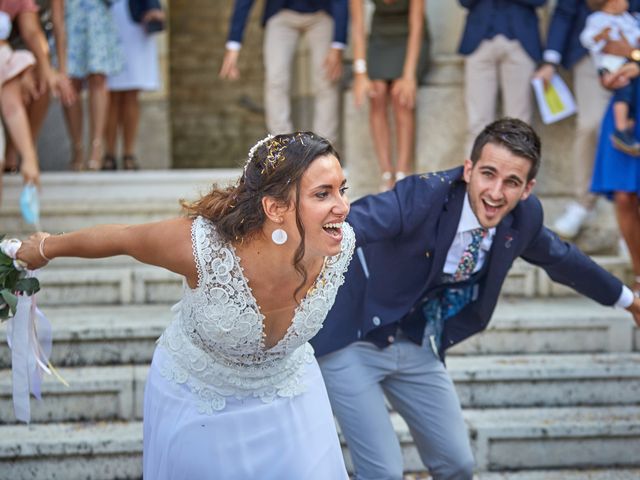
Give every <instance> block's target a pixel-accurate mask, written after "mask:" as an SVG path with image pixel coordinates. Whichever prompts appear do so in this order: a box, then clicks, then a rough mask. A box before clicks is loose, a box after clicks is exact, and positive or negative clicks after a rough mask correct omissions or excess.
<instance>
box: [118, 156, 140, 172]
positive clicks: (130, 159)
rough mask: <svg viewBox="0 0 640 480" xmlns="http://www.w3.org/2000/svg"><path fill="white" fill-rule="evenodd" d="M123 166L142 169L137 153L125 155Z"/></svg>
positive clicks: (124, 167)
mask: <svg viewBox="0 0 640 480" xmlns="http://www.w3.org/2000/svg"><path fill="white" fill-rule="evenodd" d="M122 168H123V169H124V170H140V165H139V164H138V159H137V158H136V156H135V155H124V156H123V157H122Z"/></svg>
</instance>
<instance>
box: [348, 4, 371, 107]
mask: <svg viewBox="0 0 640 480" xmlns="http://www.w3.org/2000/svg"><path fill="white" fill-rule="evenodd" d="M349 15H350V16H351V43H352V47H353V59H354V63H355V62H359V63H360V64H362V65H365V66H366V63H364V62H366V58H367V37H366V32H365V25H364V0H350V1H349ZM370 93H371V81H370V80H369V75H368V74H367V72H366V71H364V72H360V73H358V72H355V71H354V72H353V101H354V103H355V105H356V107H360V106H362V105H363V104H364V102H365V99H366V98H367V96H368V95H370Z"/></svg>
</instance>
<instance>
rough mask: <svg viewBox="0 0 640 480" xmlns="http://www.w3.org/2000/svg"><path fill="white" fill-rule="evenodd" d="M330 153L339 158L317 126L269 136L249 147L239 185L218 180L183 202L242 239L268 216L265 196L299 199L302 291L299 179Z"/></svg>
mask: <svg viewBox="0 0 640 480" xmlns="http://www.w3.org/2000/svg"><path fill="white" fill-rule="evenodd" d="M325 155H334V156H335V157H336V158H337V159H338V160H340V157H339V155H338V152H336V150H335V149H334V148H333V146H332V145H331V143H329V141H328V140H326V139H325V138H323V137H321V136H319V135H316V134H315V133H313V132H295V133H290V134H285V135H276V136H274V137H271V136H268V137H266V138H265V139H263V140H261V141H259V142H258V143H257V144H256V145H255V146H254V147H253V148H252V149H251V150H250V151H249V158H248V160H247V163H246V165H245V167H244V171H243V173H242V176H241V177H240V179H239V180H238V182H237V183H236V184H235V185H232V186H230V187H227V188H219V187H217V186H215V185H214V187H213V189H212V190H211V191H210V192H209V193H208V194H206V195H204V196H203V197H201V198H200V199H199V200H196V201H195V202H193V203H186V202H183V203H182V206H183V208H184V210H185V211H186V213H187V215H189V216H191V217H195V216H202V217H205V218H207V219H209V220H211V221H212V222H213V223H214V225H215V226H216V231H217V232H218V235H220V237H221V238H222V239H223V240H226V241H227V242H241V241H243V240H247V239H250V238H252V237H253V236H255V235H257V234H259V233H260V232H261V230H262V227H263V225H264V223H265V220H266V215H265V212H264V209H263V208H262V198H263V197H265V196H266V197H271V198H273V199H274V200H276V201H279V202H282V203H283V204H286V205H290V204H291V201H294V205H295V215H296V225H297V227H298V232H299V233H300V244H299V245H298V248H297V249H296V252H295V255H294V260H293V265H294V267H295V269H296V271H297V272H298V273H299V274H300V275H301V276H302V282H301V284H300V286H299V287H298V288H297V289H296V292H295V293H296V294H297V293H298V292H299V290H300V289H301V288H302V286H303V285H304V284H305V283H306V281H307V271H306V269H305V268H304V267H303V265H302V263H301V262H302V259H303V258H304V253H305V248H304V240H305V232H304V227H303V226H302V221H301V219H300V212H299V210H298V205H299V204H300V180H301V179H302V176H303V175H304V172H306V170H307V168H309V165H311V163H312V162H313V161H314V160H315V159H316V158H318V157H321V156H325ZM292 192H293V195H292V194H291V193H292Z"/></svg>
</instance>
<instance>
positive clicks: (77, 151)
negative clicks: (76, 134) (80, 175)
mask: <svg viewBox="0 0 640 480" xmlns="http://www.w3.org/2000/svg"><path fill="white" fill-rule="evenodd" d="M83 154H84V146H83V145H82V143H79V144H77V145H74V146H73V157H71V162H69V168H70V169H71V170H72V171H74V172H81V171H83V170H84V158H83V157H84V155H83Z"/></svg>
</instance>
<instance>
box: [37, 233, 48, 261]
mask: <svg viewBox="0 0 640 480" xmlns="http://www.w3.org/2000/svg"><path fill="white" fill-rule="evenodd" d="M46 239H47V237H42V240H40V245H38V251H39V252H40V256H41V257H42V258H44V259H45V260H46V261H47V262H50V261H51V259H50V258H49V257H47V256H46V255H45V254H44V241H45V240H46Z"/></svg>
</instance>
